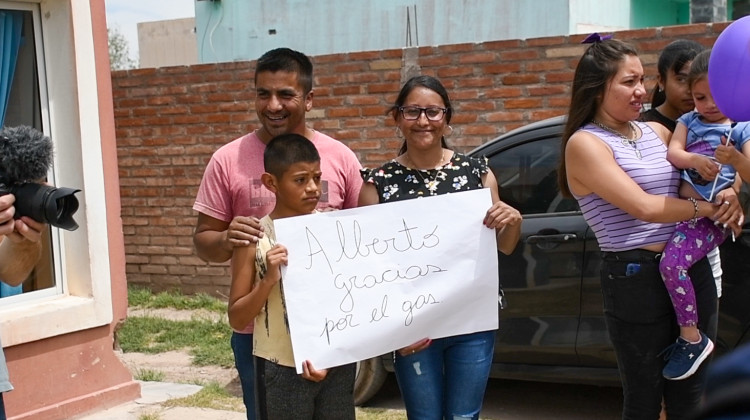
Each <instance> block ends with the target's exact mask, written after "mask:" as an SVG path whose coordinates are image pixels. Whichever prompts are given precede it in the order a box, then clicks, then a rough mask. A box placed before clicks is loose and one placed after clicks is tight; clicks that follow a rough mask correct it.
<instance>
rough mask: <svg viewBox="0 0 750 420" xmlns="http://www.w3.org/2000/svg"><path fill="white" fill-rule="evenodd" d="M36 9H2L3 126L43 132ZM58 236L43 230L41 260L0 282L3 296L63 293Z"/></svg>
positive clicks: (0, 98) (0, 87) (0, 86)
mask: <svg viewBox="0 0 750 420" xmlns="http://www.w3.org/2000/svg"><path fill="white" fill-rule="evenodd" d="M34 9H36V8H32V9H31V10H17V9H0V65H1V66H2V75H0V125H2V126H5V127H15V126H20V125H26V126H30V127H34V128H35V129H37V130H40V131H44V127H43V123H42V122H43V121H48V120H49V118H48V116H45V118H42V108H41V106H40V101H41V99H40V94H39V86H40V79H41V80H44V78H45V75H44V71H43V69H44V66H43V65H42V66H40V65H38V63H44V57H43V56H42V55H41V54H40V53H39V52H38V49H37V43H36V41H37V40H38V39H39V38H40V34H39V33H37V32H38V29H39V28H38V26H36V25H34V20H35V19H34V18H35V13H34ZM37 10H38V9H37ZM37 15H38V13H37ZM37 18H38V16H37ZM40 69H41V70H42V71H40ZM41 84H42V85H43V84H44V83H41ZM20 164H21V163H19V165H20ZM48 181H49V182H50V183H52V184H54V182H53V181H52V180H50V179H48ZM57 239H58V238H57V235H56V232H54V231H53V229H51V228H50V229H48V230H47V231H45V232H43V236H42V243H43V248H42V249H43V254H42V258H40V260H39V263H37V265H36V267H35V268H34V270H33V271H32V272H31V274H30V275H29V278H28V279H27V280H26V281H25V282H24V284H23V285H21V286H17V287H10V286H8V285H6V284H4V283H0V298H5V299H7V298H9V297H12V296H18V295H21V294H23V293H30V292H35V291H40V290H47V294H48V293H50V292H51V293H61V292H62V289H61V287H56V286H60V285H61V284H60V283H57V282H55V270H54V266H55V264H54V261H55V260H56V258H55V255H54V254H55V252H54V251H55V249H56V248H59V247H56V246H53V243H54V242H55V241H56V240H57ZM0 280H2V279H0ZM48 289H52V290H48ZM28 298H33V297H29V296H24V297H23V298H20V297H19V298H14V299H18V300H24V299H28Z"/></svg>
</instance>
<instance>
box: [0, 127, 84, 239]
mask: <svg viewBox="0 0 750 420" xmlns="http://www.w3.org/2000/svg"><path fill="white" fill-rule="evenodd" d="M52 153H53V148H52V141H51V140H50V138H49V137H47V136H45V135H44V134H43V133H42V132H40V131H39V130H36V129H34V128H32V127H28V126H18V127H3V129H2V130H0V195H5V194H13V195H14V196H15V197H16V201H15V203H14V206H15V208H16V215H15V218H16V219H18V218H20V217H21V216H28V217H31V218H32V219H34V220H36V221H37V222H42V223H48V224H50V225H52V226H57V227H59V228H62V229H66V230H76V229H78V224H77V223H76V222H75V220H73V214H74V213H75V212H76V210H78V199H77V198H76V197H75V195H74V194H75V193H77V192H79V191H81V190H79V189H74V188H64V187H62V188H55V187H50V186H48V185H44V184H40V181H41V180H42V179H44V177H45V176H47V172H49V168H50V166H51V165H52Z"/></svg>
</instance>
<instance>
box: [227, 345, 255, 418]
mask: <svg viewBox="0 0 750 420" xmlns="http://www.w3.org/2000/svg"><path fill="white" fill-rule="evenodd" d="M230 343H231V344H232V352H234V366H235V367H236V368H237V372H238V373H239V374H240V385H242V401H243V402H244V403H245V411H247V420H255V365H254V364H253V335H252V334H240V333H238V332H232V339H231V340H230Z"/></svg>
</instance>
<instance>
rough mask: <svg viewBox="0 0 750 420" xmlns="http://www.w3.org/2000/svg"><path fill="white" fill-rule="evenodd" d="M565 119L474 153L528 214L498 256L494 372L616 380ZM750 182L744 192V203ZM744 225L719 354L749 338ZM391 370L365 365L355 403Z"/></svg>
mask: <svg viewBox="0 0 750 420" xmlns="http://www.w3.org/2000/svg"><path fill="white" fill-rule="evenodd" d="M563 125H564V118H563V117H555V118H550V119H547V120H544V121H540V122H536V123H532V124H529V125H527V126H524V127H521V128H518V129H516V130H513V131H511V132H509V133H507V134H504V135H502V136H500V137H497V138H496V139H494V140H492V141H490V142H488V143H486V144H485V145H483V146H480V147H478V148H476V149H475V150H473V151H471V152H470V153H469V154H470V155H472V156H486V157H487V158H488V159H489V162H490V167H491V168H492V171H493V172H494V173H495V176H497V181H498V185H499V186H500V197H501V199H502V200H503V201H505V202H506V203H508V204H510V205H512V206H513V207H515V208H516V209H518V210H519V211H520V212H521V214H522V215H523V227H522V231H521V239H520V240H519V243H518V246H517V247H516V249H515V251H514V252H513V254H511V255H509V256H507V255H504V254H501V253H498V258H499V271H500V282H501V283H502V284H501V286H502V289H503V290H504V292H505V300H506V301H507V307H506V308H505V309H503V310H501V312H500V329H499V331H498V334H497V341H496V343H495V356H494V361H493V365H492V373H491V376H492V377H493V378H507V379H525V380H535V381H547V382H569V383H584V384H595V385H614V386H617V385H619V384H620V379H619V376H618V372H617V364H616V360H615V355H614V350H613V349H612V346H611V343H610V341H609V337H608V335H607V330H606V326H605V323H604V317H603V314H602V295H601V291H600V285H599V266H600V264H601V260H600V252H599V244H598V243H597V241H596V238H595V237H594V233H593V232H592V231H591V229H589V227H588V225H587V224H586V222H585V221H584V219H583V216H582V214H581V212H580V210H579V208H578V204H577V202H576V201H575V200H574V199H571V198H563V197H562V195H561V194H560V191H559V188H558V186H557V166H558V163H559V161H560V138H561V136H562V131H563ZM746 187H747V184H745V186H744V187H743V190H742V192H741V193H740V201H741V202H742V203H743V205H744V208H745V209H747V208H748V202H750V194H748V190H747V188H746ZM745 220H746V221H750V216H748V217H746V218H745ZM744 228H745V229H744V232H743V235H741V236H740V237H739V238H737V241H736V242H732V241H731V240H728V241H727V242H726V243H725V244H724V245H722V247H721V258H722V266H723V271H724V274H723V276H722V280H723V281H722V283H723V287H722V289H723V291H722V298H721V304H720V317H719V335H718V339H717V343H716V344H717V353H716V354H721V353H723V352H726V351H727V350H729V349H733V348H734V347H736V346H738V345H739V344H742V343H745V342H750V333H748V328H749V327H750V309H749V308H750V278H748V274H747V273H749V272H750V258H749V257H750V223H747V224H745V226H744ZM392 369H393V364H392V360H391V358H390V356H389V355H384V356H382V357H379V358H373V359H369V360H365V361H362V362H360V363H359V369H358V371H357V381H356V384H355V400H356V402H357V403H358V404H361V403H363V402H365V401H366V400H367V399H369V398H370V397H372V396H373V395H374V394H375V393H376V392H377V391H378V389H379V388H380V386H381V385H382V383H383V381H384V380H385V376H386V375H387V372H388V371H392Z"/></svg>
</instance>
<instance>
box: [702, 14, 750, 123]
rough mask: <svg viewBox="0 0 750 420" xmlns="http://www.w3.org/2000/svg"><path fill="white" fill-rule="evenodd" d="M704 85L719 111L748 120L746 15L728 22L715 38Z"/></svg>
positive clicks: (749, 37)
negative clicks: (708, 89) (706, 83)
mask: <svg viewBox="0 0 750 420" xmlns="http://www.w3.org/2000/svg"><path fill="white" fill-rule="evenodd" d="M708 85H709V87H710V88H711V94H712V95H713V97H714V101H715V102H716V106H718V107H719V110H721V112H722V114H724V115H726V116H727V117H729V118H730V119H732V120H734V121H750V16H745V17H743V18H741V19H738V20H736V21H734V22H732V23H731V24H730V25H729V26H727V28H726V29H724V31H723V32H722V33H721V34H720V35H719V37H718V38H717V39H716V43H714V46H713V48H712V49H711V57H710V58H709V61H708Z"/></svg>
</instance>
